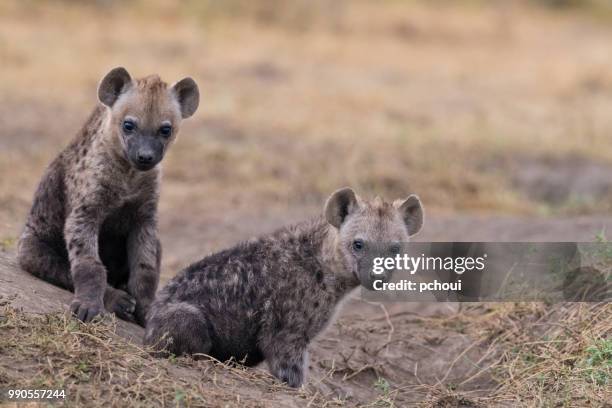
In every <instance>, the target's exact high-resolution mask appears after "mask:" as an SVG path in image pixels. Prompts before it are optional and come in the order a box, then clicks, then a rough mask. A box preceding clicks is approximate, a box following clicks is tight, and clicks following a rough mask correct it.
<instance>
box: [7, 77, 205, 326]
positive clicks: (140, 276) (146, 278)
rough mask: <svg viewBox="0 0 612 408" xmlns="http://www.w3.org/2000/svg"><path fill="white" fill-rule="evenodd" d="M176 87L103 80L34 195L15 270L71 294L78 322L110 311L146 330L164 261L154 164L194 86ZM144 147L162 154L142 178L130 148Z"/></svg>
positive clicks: (192, 101) (154, 81) (193, 102)
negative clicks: (128, 121) (94, 102)
mask: <svg viewBox="0 0 612 408" xmlns="http://www.w3.org/2000/svg"><path fill="white" fill-rule="evenodd" d="M185 81H186V82H185ZM186 83H187V84H191V83H192V84H193V86H192V87H191V88H190V90H191V94H189V92H185V89H184V88H181V86H183V87H184V85H185V84H186ZM180 84H182V85H180ZM177 85H178V87H177ZM177 85H175V86H173V87H169V86H168V85H167V84H166V83H165V82H163V81H162V80H161V79H159V77H157V76H149V77H146V78H143V79H137V80H133V79H132V78H131V77H130V76H129V74H128V73H127V71H126V70H125V69H123V68H116V69H114V70H112V71H111V72H109V73H108V74H107V75H106V76H105V77H104V79H103V80H102V82H101V83H100V86H99V89H98V97H99V100H100V102H101V103H100V104H98V106H96V108H95V109H94V110H93V112H92V114H91V115H90V117H89V119H87V121H86V122H85V125H84V126H83V128H82V129H81V130H80V132H79V133H78V134H77V135H76V137H75V138H74V139H73V140H72V141H71V142H70V143H69V145H68V146H67V147H66V148H65V149H64V150H63V151H62V152H61V153H60V154H59V155H58V156H57V157H56V158H55V160H53V162H52V163H51V164H50V165H49V167H48V168H47V170H46V172H45V174H44V175H43V177H42V180H41V181H40V184H39V186H38V189H37V190H36V193H35V196H34V202H33V204H32V208H31V210H30V213H29V216H28V219H27V221H26V225H25V228H24V231H23V233H22V235H21V238H20V240H19V246H18V261H19V264H20V265H21V267H22V268H23V269H24V270H26V271H28V272H30V273H31V274H33V275H35V276H38V277H40V278H41V279H44V280H46V281H48V282H51V283H53V284H55V285H58V286H60V287H63V288H65V289H69V290H71V291H74V299H73V301H72V304H71V310H72V311H73V312H74V313H75V314H76V315H77V316H78V317H79V318H80V319H81V320H83V321H89V320H91V319H93V318H94V317H95V316H97V315H99V314H101V313H104V312H105V311H108V312H114V313H116V314H117V315H118V316H119V317H121V318H123V319H127V320H134V321H136V322H138V323H140V324H144V317H145V315H146V312H147V310H148V308H149V305H150V304H151V302H152V300H153V297H154V295H155V291H156V289H157V285H158V281H159V268H160V259H161V246H160V243H159V240H158V238H157V202H158V197H159V183H160V175H161V173H160V168H159V165H157V163H158V162H159V161H161V158H162V157H163V153H164V152H165V150H166V149H167V148H168V147H169V146H170V145H171V143H172V142H173V140H174V139H175V137H176V132H177V131H178V127H179V124H180V121H181V119H182V118H184V117H187V116H185V114H184V112H183V110H184V109H185V106H184V105H189V106H188V107H187V108H186V109H187V112H188V113H189V112H191V113H193V112H194V111H195V108H197V100H198V91H197V86H196V85H195V83H194V82H193V80H191V79H186V80H183V81H180V82H179V83H177ZM179 88H181V92H182V95H181V92H179ZM194 106H195V107H194ZM126 117H133V118H136V119H135V120H138V122H139V125H140V126H139V131H138V132H137V133H135V132H132V133H130V134H129V135H128V134H126V133H125V131H124V130H123V129H122V124H123V122H124V120H125V118H126ZM162 122H164V123H165V122H169V123H170V124H171V126H172V129H173V132H172V134H171V136H170V137H167V138H166V137H164V138H161V137H159V136H158V135H156V134H155V132H154V130H155V129H158V126H159V124H160V123H162ZM150 141H154V142H155V143H156V146H160V145H161V146H162V147H161V148H160V149H161V153H160V154H158V157H154V158H153V159H159V160H158V161H157V162H156V163H154V162H153V161H151V162H149V163H148V164H147V166H150V168H147V169H146V171H145V170H144V169H143V168H142V166H141V164H139V163H136V162H134V160H131V158H130V155H129V149H128V147H129V146H135V147H133V148H132V150H133V151H134V152H136V153H138V152H139V150H138V149H139V148H141V146H143V145H145V147H146V146H148V145H147V143H149V142H150ZM136 156H137V154H136ZM153 159H152V160H153ZM151 164H153V166H151Z"/></svg>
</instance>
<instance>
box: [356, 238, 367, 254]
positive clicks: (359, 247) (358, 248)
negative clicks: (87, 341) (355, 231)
mask: <svg viewBox="0 0 612 408" xmlns="http://www.w3.org/2000/svg"><path fill="white" fill-rule="evenodd" d="M364 246H365V244H364V243H363V241H362V240H360V239H356V240H354V241H353V250H354V251H356V252H359V251H361V250H362V249H363V247H364Z"/></svg>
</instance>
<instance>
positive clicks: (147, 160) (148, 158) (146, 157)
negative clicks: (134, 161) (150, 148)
mask: <svg viewBox="0 0 612 408" xmlns="http://www.w3.org/2000/svg"><path fill="white" fill-rule="evenodd" d="M138 163H140V164H151V163H153V153H151V152H144V153H138Z"/></svg>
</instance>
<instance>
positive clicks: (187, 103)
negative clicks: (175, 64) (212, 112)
mask: <svg viewBox="0 0 612 408" xmlns="http://www.w3.org/2000/svg"><path fill="white" fill-rule="evenodd" d="M172 91H173V92H174V95H175V96H176V99H177V100H178V103H179V105H180V107H181V116H182V117H183V119H185V118H188V117H190V116H191V115H193V114H194V113H195V111H196V110H197V109H198V105H199V104H200V91H199V89H198V84H196V82H195V81H194V80H193V79H192V78H183V79H181V80H180V81H178V82H177V83H176V84H174V85H172Z"/></svg>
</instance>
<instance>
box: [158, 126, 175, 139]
mask: <svg viewBox="0 0 612 408" xmlns="http://www.w3.org/2000/svg"><path fill="white" fill-rule="evenodd" d="M159 134H160V135H162V136H164V137H170V135H171V134H172V126H169V125H164V126H162V127H160V128H159Z"/></svg>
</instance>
